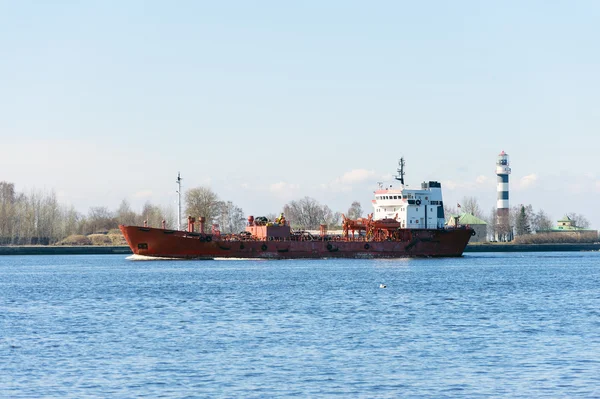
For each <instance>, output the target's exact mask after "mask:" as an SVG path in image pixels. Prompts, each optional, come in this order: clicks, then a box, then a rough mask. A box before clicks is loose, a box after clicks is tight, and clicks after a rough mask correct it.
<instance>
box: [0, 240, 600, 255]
mask: <svg viewBox="0 0 600 399" xmlns="http://www.w3.org/2000/svg"><path fill="white" fill-rule="evenodd" d="M580 251H600V243H593V244H576V243H569V244H497V243H493V244H492V243H489V244H469V245H467V247H466V248H465V251H464V252H465V253H472V252H580ZM131 254H132V252H131V249H130V248H129V247H128V246H126V245H118V246H100V245H98V246H94V245H86V246H50V245H47V246H45V245H25V246H0V256H2V255H131Z"/></svg>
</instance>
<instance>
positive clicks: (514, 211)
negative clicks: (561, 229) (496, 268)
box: [444, 197, 590, 241]
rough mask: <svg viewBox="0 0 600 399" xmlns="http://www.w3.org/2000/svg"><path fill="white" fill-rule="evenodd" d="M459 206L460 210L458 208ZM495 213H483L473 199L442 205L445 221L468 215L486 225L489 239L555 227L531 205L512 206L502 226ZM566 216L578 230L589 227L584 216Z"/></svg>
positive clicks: (543, 231)
mask: <svg viewBox="0 0 600 399" xmlns="http://www.w3.org/2000/svg"><path fill="white" fill-rule="evenodd" d="M459 205H460V208H459V207H458V206H459ZM497 211H498V210H497V208H496V207H493V208H492V209H491V210H490V211H489V213H486V212H484V211H483V209H482V208H481V206H480V205H479V202H478V201H477V198H475V197H463V199H462V200H461V202H459V203H458V204H457V206H456V207H452V206H448V205H444V212H445V215H446V220H448V219H449V218H450V217H451V216H452V215H458V214H461V213H470V214H472V215H473V216H475V217H477V218H479V219H481V220H483V221H484V222H486V223H487V228H488V229H487V233H488V236H489V237H495V236H496V235H507V234H508V233H510V235H511V236H514V237H523V236H527V235H529V234H545V233H546V232H548V231H549V230H552V229H553V228H554V226H555V221H554V220H552V219H551V218H550V216H549V215H548V214H547V213H546V212H545V211H544V210H542V209H539V210H535V209H534V208H533V205H531V204H528V205H522V204H521V205H513V206H512V207H511V208H510V209H509V212H508V215H509V217H508V221H507V222H506V223H505V224H503V225H502V224H498V221H497V216H496V215H497ZM566 216H568V217H569V218H570V219H571V220H572V221H573V224H574V225H575V226H577V227H579V228H582V229H587V228H589V227H590V222H589V220H588V219H587V218H586V217H585V216H584V215H581V214H578V213H575V212H568V213H567V214H566ZM521 241H522V239H521Z"/></svg>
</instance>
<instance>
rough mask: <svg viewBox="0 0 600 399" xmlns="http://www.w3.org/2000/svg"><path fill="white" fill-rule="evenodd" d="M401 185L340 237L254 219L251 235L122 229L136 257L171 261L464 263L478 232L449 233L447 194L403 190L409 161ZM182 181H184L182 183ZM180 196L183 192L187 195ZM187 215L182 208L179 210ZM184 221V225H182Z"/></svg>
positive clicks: (380, 194)
mask: <svg viewBox="0 0 600 399" xmlns="http://www.w3.org/2000/svg"><path fill="white" fill-rule="evenodd" d="M395 179H396V180H397V181H398V183H397V185H394V184H390V185H386V186H385V187H384V185H383V184H382V183H379V187H378V189H377V190H375V191H374V198H373V200H372V205H373V212H372V213H371V214H369V215H368V216H367V217H366V218H358V219H349V218H347V217H346V216H345V215H342V219H343V221H342V230H341V234H330V233H328V231H327V226H325V225H321V226H320V229H319V232H318V233H316V232H313V233H309V232H307V231H300V230H293V229H292V228H291V226H290V223H289V221H287V220H285V216H284V215H283V214H282V215H280V217H278V218H277V219H276V220H274V221H270V220H267V219H266V218H264V217H257V218H254V217H253V216H249V217H248V221H247V226H246V228H245V231H243V232H241V233H239V234H221V232H220V231H219V229H218V226H217V225H214V224H213V225H211V228H210V231H208V229H207V228H206V227H207V226H206V220H205V218H204V217H199V218H198V219H197V220H196V218H194V217H191V216H188V219H187V228H186V230H182V229H176V230H172V229H167V228H165V225H164V222H163V226H162V228H154V227H149V226H147V225H146V224H144V225H143V226H124V225H120V226H119V228H120V229H121V231H122V233H123V235H124V236H125V239H126V240H127V243H128V244H129V246H130V247H131V250H132V251H133V253H134V254H136V255H144V256H150V257H165V258H187V259H215V258H263V259H301V258H406V257H458V256H462V254H463V251H464V249H465V247H466V246H467V243H468V242H469V239H470V238H471V236H472V235H474V233H475V232H474V230H473V229H472V228H470V227H469V226H462V225H459V224H458V223H457V224H456V225H454V226H445V218H444V203H443V200H442V187H441V184H440V183H439V182H436V181H429V182H423V183H422V184H421V187H420V188H419V189H412V188H409V187H408V186H405V185H404V160H403V159H402V158H401V159H400V161H399V168H398V175H396V176H395ZM179 181H180V178H179V176H178V182H179ZM180 191H181V190H179V192H180ZM180 209H181V208H180ZM180 220H181V218H180Z"/></svg>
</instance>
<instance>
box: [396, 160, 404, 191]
mask: <svg viewBox="0 0 600 399" xmlns="http://www.w3.org/2000/svg"><path fill="white" fill-rule="evenodd" d="M398 166H399V168H398V175H396V176H394V178H395V179H396V180H400V184H402V185H404V157H402V158H400V160H399V161H398Z"/></svg>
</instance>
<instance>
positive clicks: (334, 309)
mask: <svg viewBox="0 0 600 399" xmlns="http://www.w3.org/2000/svg"><path fill="white" fill-rule="evenodd" d="M382 283H383V284H385V285H386V286H387V288H385V289H382V288H379V287H380V284H382ZM598 387H600V253H572V252H568V253H567V252H565V253H501V254H492V253H484V254H465V256H464V257H463V258H458V259H404V260H341V259H340V260H285V261H265V260H233V261H164V260H159V261H143V262H142V261H131V260H127V259H126V258H125V257H124V256H122V255H114V256H113V255H98V256H85V255H82V256H4V257H0V397H3V398H4V397H7V398H42V397H44V398H47V397H66V398H81V397H102V398H104V397H128V398H129V397H228V398H229V397H230V398H239V397H244V398H259V397H302V398H304V397H334V396H337V397H344V398H345V397H360V398H363V397H364V398H375V397H376V398H398V397H409V398H442V397H468V398H489V397H510V398H519V397H520V398H537V397H547V398H557V397H600V388H598Z"/></svg>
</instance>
